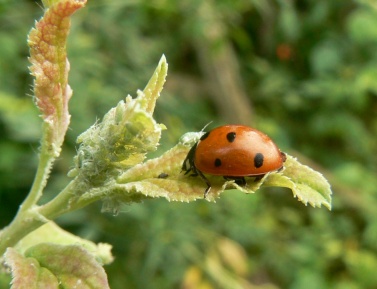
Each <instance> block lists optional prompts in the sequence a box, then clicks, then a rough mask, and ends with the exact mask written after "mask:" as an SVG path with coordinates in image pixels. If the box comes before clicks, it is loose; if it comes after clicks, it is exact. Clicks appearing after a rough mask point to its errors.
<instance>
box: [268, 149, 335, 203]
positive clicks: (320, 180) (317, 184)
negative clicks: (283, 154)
mask: <svg viewBox="0 0 377 289" xmlns="http://www.w3.org/2000/svg"><path fill="white" fill-rule="evenodd" d="M284 168H285V169H284V170H283V171H282V172H281V173H276V174H270V175H269V177H268V179H267V180H266V182H265V185H267V186H277V187H286V188H289V189H291V190H292V192H293V196H294V197H297V199H298V200H299V201H301V202H303V203H304V204H305V205H307V204H308V203H309V204H310V205H311V206H313V207H321V205H324V206H325V207H326V208H328V209H329V210H331V194H332V192H331V188H330V184H329V183H328V181H327V180H326V179H325V178H324V177H323V175H322V174H321V173H319V172H317V171H314V170H313V169H311V168H310V167H308V166H305V165H303V164H301V163H299V162H298V161H297V160H296V159H295V158H293V157H291V156H289V155H287V160H286V162H285V164H284Z"/></svg>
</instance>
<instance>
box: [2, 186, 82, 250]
mask: <svg viewBox="0 0 377 289" xmlns="http://www.w3.org/2000/svg"><path fill="white" fill-rule="evenodd" d="M76 188H77V179H74V180H73V181H71V182H70V183H69V184H68V185H67V187H65V189H64V190H63V191H62V192H60V193H59V194H58V195H57V196H56V197H55V198H54V199H53V200H51V201H50V202H49V203H47V204H46V205H43V206H35V207H33V208H29V209H28V210H19V212H18V213H17V215H16V217H15V218H14V220H13V221H12V223H11V224H9V226H7V227H6V228H4V229H3V230H2V231H1V232H0V256H1V255H2V254H3V253H4V252H5V250H6V248H8V247H11V246H14V245H15V244H17V242H18V241H19V240H21V239H22V238H23V237H25V236H26V235H27V234H29V233H30V232H32V231H34V230H35V229H37V228H38V227H40V226H42V225H43V224H45V223H47V222H48V221H49V220H52V219H54V218H56V217H58V216H60V215H62V214H64V213H65V212H68V211H71V210H75V209H78V208H80V207H81V206H80V207H73V206H71V205H72V204H71V200H72V199H73V195H74V193H75V190H76Z"/></svg>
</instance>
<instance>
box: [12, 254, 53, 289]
mask: <svg viewBox="0 0 377 289" xmlns="http://www.w3.org/2000/svg"><path fill="white" fill-rule="evenodd" d="M5 261H6V264H7V265H8V266H9V267H11V269H12V275H13V280H12V287H11V289H45V288H46V289H54V288H56V289H58V288H59V281H58V279H57V278H56V277H55V276H54V274H52V273H51V272H50V271H49V270H47V269H46V268H43V267H41V266H40V265H39V263H38V261H37V260H35V259H34V258H25V257H24V256H22V255H21V254H20V253H18V252H17V251H16V250H15V249H13V248H11V247H10V248H8V249H7V251H6V253H5Z"/></svg>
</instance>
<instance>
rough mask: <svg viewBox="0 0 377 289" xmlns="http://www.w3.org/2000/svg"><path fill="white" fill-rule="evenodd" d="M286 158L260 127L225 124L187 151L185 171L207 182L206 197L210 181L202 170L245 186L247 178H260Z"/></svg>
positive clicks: (277, 168)
mask: <svg viewBox="0 0 377 289" xmlns="http://www.w3.org/2000/svg"><path fill="white" fill-rule="evenodd" d="M285 160H286V155H285V154H284V153H283V152H281V151H280V150H279V148H278V147H277V146H276V144H275V143H274V142H273V141H272V140H271V139H270V138H269V137H268V136H267V135H265V134H264V133H262V132H260V131H259V130H256V129H254V128H251V127H248V126H244V125H224V126H220V127H217V128H215V129H213V130H211V131H209V132H207V133H205V134H204V135H203V136H202V137H201V138H200V140H199V141H198V142H197V143H196V144H195V145H194V146H193V147H192V148H191V149H190V151H189V153H188V154H187V157H186V159H185V160H184V162H183V165H182V171H185V172H186V173H185V174H188V173H190V172H191V173H192V176H198V175H199V176H200V177H201V178H202V179H203V180H204V181H205V182H206V184H207V189H206V190H205V192H204V198H206V196H207V195H208V192H209V190H210V189H211V183H210V182H209V180H208V179H207V178H206V177H205V176H204V174H203V173H206V174H210V175H216V176H223V177H224V178H225V179H231V180H235V181H236V182H237V183H238V184H240V185H246V181H245V178H244V177H256V178H257V179H260V178H262V177H263V176H264V175H265V174H266V173H268V172H272V171H278V170H280V169H282V168H283V164H284V162H285Z"/></svg>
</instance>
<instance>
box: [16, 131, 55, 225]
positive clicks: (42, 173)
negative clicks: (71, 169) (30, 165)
mask: <svg viewBox="0 0 377 289" xmlns="http://www.w3.org/2000/svg"><path fill="white" fill-rule="evenodd" d="M44 131H45V132H46V131H47V130H46V128H44ZM50 146H51V143H49V142H47V141H46V140H45V137H44V138H43V141H42V145H41V151H40V155H39V164H38V169H37V173H36V174H35V178H34V182H33V185H32V187H31V189H30V192H29V194H28V195H27V197H26V199H25V200H24V201H23V203H22V204H21V205H20V208H19V211H18V213H17V215H19V214H21V213H23V212H25V211H27V210H29V209H30V208H32V207H33V206H34V205H35V204H36V203H37V202H38V200H39V199H40V197H41V196H42V192H43V189H44V187H45V186H46V183H47V179H48V177H49V174H50V171H51V167H52V164H53V162H54V160H55V156H54V155H53V154H52V153H51V152H49V147H50ZM16 218H17V216H16Z"/></svg>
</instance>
